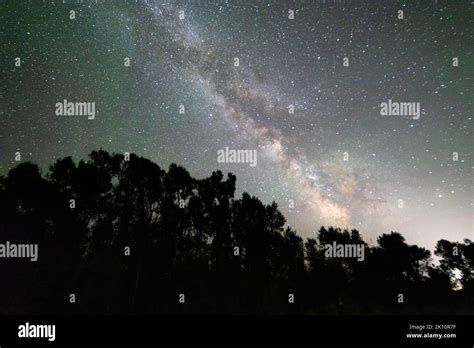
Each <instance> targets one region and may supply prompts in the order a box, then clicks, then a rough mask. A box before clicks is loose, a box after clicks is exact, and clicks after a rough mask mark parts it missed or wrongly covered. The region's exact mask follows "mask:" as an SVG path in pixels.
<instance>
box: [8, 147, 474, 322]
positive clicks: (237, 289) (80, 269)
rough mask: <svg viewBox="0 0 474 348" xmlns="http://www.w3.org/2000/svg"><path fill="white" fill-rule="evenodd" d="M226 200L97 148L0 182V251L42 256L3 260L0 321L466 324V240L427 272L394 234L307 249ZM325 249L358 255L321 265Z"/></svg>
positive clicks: (439, 252) (270, 218)
mask: <svg viewBox="0 0 474 348" xmlns="http://www.w3.org/2000/svg"><path fill="white" fill-rule="evenodd" d="M235 189H236V177H235V176H234V175H232V174H228V175H227V177H225V178H224V175H223V174H222V173H221V172H220V171H216V172H213V173H212V174H211V176H210V177H208V178H205V179H201V180H197V179H194V178H192V177H191V175H190V174H189V173H188V172H187V171H186V169H184V168H183V167H180V166H178V165H175V164H172V165H170V167H169V168H168V170H167V171H164V170H163V169H161V168H160V167H159V166H158V165H157V164H155V163H153V162H151V161H150V160H148V159H145V158H141V157H138V156H136V155H133V154H131V155H129V156H128V154H127V156H124V155H121V154H109V153H108V152H106V151H103V150H99V151H93V152H92V153H91V154H90V155H89V158H88V159H87V160H85V161H84V160H81V161H79V163H77V164H76V163H74V161H73V160H72V158H70V157H66V158H63V159H59V160H57V161H56V162H55V163H54V164H53V165H51V166H50V168H49V171H48V172H47V173H46V174H45V175H42V173H41V171H40V170H39V168H38V166H36V165H34V164H32V163H20V164H18V165H17V166H16V167H15V168H13V169H11V170H10V171H9V173H8V175H7V176H5V177H0V243H5V242H6V241H9V242H10V243H19V244H23V243H34V244H38V246H39V258H38V261H37V262H30V261H27V260H19V259H8V258H2V259H0V273H1V274H2V286H1V287H0V312H1V313H2V314H23V313H25V314H36V313H42V314H58V313H61V314H63V313H104V314H105V313H107V314H113V313H154V314H171V313H223V314H239V313H268V314H285V313H306V314H356V313H365V314H370V313H387V314H389V313H424V314H430V313H433V314H434V313H472V312H473V308H474V304H473V289H474V285H473V284H474V283H473V282H474V274H473V265H474V244H473V242H472V241H470V240H468V239H465V240H464V241H463V242H462V243H461V242H450V241H447V240H440V241H439V242H438V243H437V245H436V248H435V255H436V256H437V257H438V258H439V265H435V264H434V263H433V261H432V259H431V254H430V252H429V251H428V250H426V249H423V248H420V247H418V246H416V245H408V244H407V243H406V242H405V239H404V238H403V236H402V235H401V234H399V233H396V232H392V233H390V234H382V235H380V236H379V237H378V239H377V244H376V245H368V244H367V243H366V242H364V240H363V239H362V237H361V235H360V233H359V232H358V231H357V230H352V231H347V230H341V229H339V228H336V227H332V226H330V227H321V228H320V229H319V231H318V233H317V235H316V236H315V238H314V239H313V238H309V239H306V240H303V239H302V238H301V237H300V236H298V235H297V233H296V232H295V231H294V230H292V229H291V228H289V227H287V226H286V221H285V218H284V216H283V215H282V214H281V212H280V211H279V210H278V206H277V204H276V203H272V204H270V205H265V204H263V203H262V202H261V201H260V200H259V199H258V198H256V197H252V196H250V195H249V194H247V193H244V194H243V195H242V197H241V198H238V199H237V198H235V197H234V193H235ZM332 243H336V244H338V245H348V246H350V245H363V247H364V254H365V257H364V258H363V260H358V259H357V258H354V257H343V258H339V257H328V256H327V255H326V254H325V246H326V245H328V244H332ZM71 294H73V295H74V296H75V303H72V302H74V301H72V300H71V299H72V297H71ZM181 294H182V295H184V297H180V295H181ZM400 294H402V295H403V301H401V302H400V301H399V295H400ZM183 301H184V303H181V302H183Z"/></svg>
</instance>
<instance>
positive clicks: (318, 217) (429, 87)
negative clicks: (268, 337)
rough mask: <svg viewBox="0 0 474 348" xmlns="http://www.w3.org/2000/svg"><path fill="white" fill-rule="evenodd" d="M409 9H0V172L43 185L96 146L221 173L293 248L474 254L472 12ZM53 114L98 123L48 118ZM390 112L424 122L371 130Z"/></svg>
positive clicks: (209, 5)
mask: <svg viewBox="0 0 474 348" xmlns="http://www.w3.org/2000/svg"><path fill="white" fill-rule="evenodd" d="M406 3H407V4H403V2H399V1H397V2H390V1H365V2H363V1H356V0H353V1H350V0H343V1H329V0H327V1H325V2H323V1H295V2H284V1H251V0H248V1H222V0H215V1H210V0H209V1H207V0H206V1H204V0H203V1H188V2H177V1H172V2H169V1H156V2H155V1H141V0H140V1H134V0H129V1H123V0H122V1H120V0H119V1H100V0H99V1H97V2H96V1H87V0H84V1H82V3H80V4H78V3H77V2H76V1H66V3H65V4H63V2H62V1H56V2H50V1H22V2H20V1H0V64H1V69H0V126H1V131H0V174H2V175H5V174H6V173H7V172H8V170H9V169H10V168H12V167H13V166H15V165H16V164H17V163H18V162H15V152H17V151H18V152H20V153H21V156H22V158H21V161H32V162H34V163H37V164H39V165H40V166H41V168H42V169H43V172H44V173H45V172H46V171H47V168H48V165H50V164H51V163H53V162H54V160H56V159H57V158H60V157H65V156H72V157H73V158H74V159H75V160H79V159H81V158H86V156H87V154H88V153H90V152H91V151H92V150H97V149H99V148H103V149H104V150H107V151H110V152H120V153H124V152H131V153H136V154H138V155H141V156H144V157H146V158H149V159H151V160H153V161H154V162H156V163H157V164H158V165H160V166H161V167H162V168H164V169H166V168H167V167H168V166H169V164H170V163H177V164H180V165H182V166H184V167H185V168H186V169H188V170H189V171H190V173H191V175H193V176H195V177H197V178H203V177H206V176H209V175H210V174H211V172H212V171H214V170H217V169H219V170H221V171H222V172H224V174H226V173H228V172H232V173H234V174H235V175H236V176H237V194H236V195H237V197H239V196H240V195H241V193H242V192H244V191H247V192H249V193H250V194H251V195H255V196H257V197H259V198H260V199H261V200H262V201H263V202H264V203H271V202H272V201H273V200H274V201H276V202H277V203H278V205H279V206H280V209H281V211H282V212H283V214H284V215H285V217H286V218H287V220H288V224H289V225H290V226H292V227H293V228H295V229H296V230H297V232H298V233H299V234H300V235H301V236H303V237H309V236H312V237H314V236H315V232H316V231H317V230H318V229H319V227H320V226H321V225H335V226H339V227H341V228H357V229H359V230H360V231H361V233H362V235H363V236H364V238H365V239H366V240H367V241H369V242H370V241H373V242H375V239H376V236H377V235H379V234H382V233H389V232H390V231H398V232H400V233H402V234H403V235H404V236H405V237H406V239H407V241H408V242H409V243H417V244H419V245H421V246H425V247H427V248H429V249H432V248H433V247H434V245H435V243H436V241H437V240H439V239H441V238H444V239H449V240H462V239H463V238H466V237H467V238H471V239H472V238H473V233H474V232H473V227H472V221H473V220H472V217H473V209H472V207H473V205H472V204H473V196H472V187H473V182H472V174H471V173H472V172H471V171H472V168H473V167H472V155H471V150H472V149H473V142H472V139H473V138H472V111H473V101H472V100H473V93H472V92H473V90H472V86H473V70H474V64H473V55H472V47H473V43H474V40H473V28H474V21H473V15H472V5H471V4H470V2H469V1H449V2H448V1H438V2H435V1H416V2H414V1H406ZM71 10H73V11H75V19H70V16H71V12H70V11H71ZM289 10H292V11H294V19H290V18H288V17H289ZM399 10H402V11H403V19H399V18H398V17H399V15H400V14H399V12H398V11H399ZM180 11H184V12H180ZM180 14H181V18H180ZM183 14H184V18H182V15H183ZM17 57H19V58H20V59H21V66H20V67H18V66H15V58H17ZM127 57H128V58H130V66H125V64H124V62H125V59H126V58H127ZM455 57H456V58H457V60H458V64H457V65H458V66H453V62H454V61H453V58H455ZM235 58H238V60H239V66H235V64H234V63H235ZM344 58H348V63H349V64H348V65H349V66H344V64H343V63H344ZM346 65H347V64H346ZM64 99H67V100H68V101H73V102H74V101H77V102H95V107H96V116H95V119H93V120H89V119H88V118H87V117H86V116H58V115H56V114H55V104H56V103H57V102H62V101H63V100H64ZM389 99H390V100H392V101H398V102H416V103H420V108H421V114H420V118H419V119H414V118H413V117H411V116H382V115H381V113H380V109H381V108H380V105H381V103H383V102H387V101H388V100H389ZM180 105H183V106H184V108H185V112H184V114H182V113H180V112H179V109H180ZM290 105H293V107H294V113H290V112H289V107H290ZM225 147H229V148H231V149H255V150H257V153H258V163H257V165H256V166H255V167H251V166H249V164H248V163H218V161H217V151H218V150H220V149H224V148H225ZM454 152H456V153H457V154H458V159H457V161H456V160H454V159H453V153H454ZM344 153H346V157H344ZM399 200H402V201H403V202H402V203H403V207H399V203H400V201H399Z"/></svg>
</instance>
